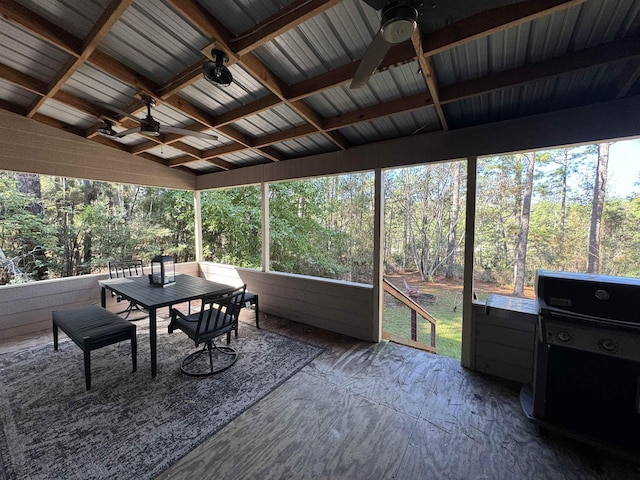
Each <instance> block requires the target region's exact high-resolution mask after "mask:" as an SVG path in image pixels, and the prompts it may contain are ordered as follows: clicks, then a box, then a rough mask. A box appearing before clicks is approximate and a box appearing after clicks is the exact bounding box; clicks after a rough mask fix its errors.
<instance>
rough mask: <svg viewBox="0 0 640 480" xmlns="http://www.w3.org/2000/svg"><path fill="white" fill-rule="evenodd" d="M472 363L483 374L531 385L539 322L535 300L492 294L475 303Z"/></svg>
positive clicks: (472, 330) (473, 367) (472, 366)
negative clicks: (536, 329) (484, 299)
mask: <svg viewBox="0 0 640 480" xmlns="http://www.w3.org/2000/svg"><path fill="white" fill-rule="evenodd" d="M472 311H473V328H472V329H471V340H470V341H471V343H472V344H473V349H472V362H471V365H470V367H471V368H472V369H474V370H477V371H479V372H484V373H489V374H491V375H495V376H497V377H500V378H505V379H508V380H514V381H516V382H520V383H531V380H532V375H533V342H534V338H535V337H534V336H535V325H536V322H537V319H538V315H537V313H536V312H537V302H536V301H535V300H527V299H518V298H513V297H506V296H503V295H491V296H489V298H488V299H487V302H486V304H485V303H480V302H475V303H474V304H473V310H472Z"/></svg>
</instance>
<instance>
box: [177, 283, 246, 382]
mask: <svg viewBox="0 0 640 480" xmlns="http://www.w3.org/2000/svg"><path fill="white" fill-rule="evenodd" d="M246 288H247V286H246V285H243V286H242V287H239V288H237V289H236V290H234V291H233V292H232V293H227V294H224V295H217V296H206V295H205V296H203V297H201V307H200V312H198V313H193V314H191V315H185V314H184V313H182V312H181V311H180V310H177V309H175V308H172V309H171V321H170V323H169V333H173V331H174V330H175V329H178V330H182V331H183V332H184V333H185V334H186V335H187V336H188V337H189V338H190V339H191V340H193V341H194V343H195V345H196V347H198V346H199V345H200V344H201V343H203V344H204V346H203V347H202V348H201V349H199V350H197V351H196V352H194V353H192V354H190V355H189V356H188V357H187V358H185V359H184V360H183V361H182V365H181V366H180V370H181V371H182V373H184V374H185V375H189V376H192V377H204V376H209V375H213V374H215V373H219V372H222V371H224V370H226V369H227V368H229V367H231V365H233V364H234V363H235V362H236V360H237V359H238V352H237V350H235V349H234V348H233V347H230V346H229V344H230V343H231V332H232V331H234V330H236V329H237V327H238V317H239V315H240V310H241V309H242V307H243V306H244V294H245V291H246ZM224 334H226V335H227V344H226V345H217V344H216V343H215V339H216V338H218V337H220V336H222V335H224ZM205 352H207V353H208V355H203V354H204V353H205ZM207 357H208V361H207Z"/></svg>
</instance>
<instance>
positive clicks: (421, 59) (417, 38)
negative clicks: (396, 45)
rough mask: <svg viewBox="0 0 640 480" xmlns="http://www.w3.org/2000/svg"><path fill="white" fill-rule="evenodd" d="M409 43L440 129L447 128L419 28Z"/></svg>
mask: <svg viewBox="0 0 640 480" xmlns="http://www.w3.org/2000/svg"><path fill="white" fill-rule="evenodd" d="M411 44H412V45H413V49H414V50H415V52H416V58H417V59H418V64H419V65H420V72H421V73H422V77H423V78H424V83H425V84H426V85H427V89H428V90H429V94H430V95H431V99H432V101H433V106H434V107H435V109H436V113H437V115H438V119H439V120H440V125H441V126H442V130H445V131H446V130H449V124H448V123H447V117H446V116H445V114H444V109H443V108H442V105H440V93H439V90H438V81H437V80H436V78H435V72H434V70H433V63H432V61H431V57H429V56H426V55H424V53H423V51H422V36H421V34H420V30H416V31H415V32H414V34H413V35H411Z"/></svg>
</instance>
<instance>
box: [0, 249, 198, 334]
mask: <svg viewBox="0 0 640 480" xmlns="http://www.w3.org/2000/svg"><path fill="white" fill-rule="evenodd" d="M176 271H177V272H179V273H185V274H188V275H195V276H198V272H199V270H198V264H197V263H196V262H189V263H180V264H177V265H176ZM105 278H108V274H106V273H100V274H94V275H82V276H78V277H70V278H56V279H53V280H43V281H40V282H33V283H23V284H18V285H3V286H0V340H3V339H7V338H11V337H16V336H19V335H25V334H29V333H33V332H38V331H42V330H49V329H51V312H52V311H53V310H63V309H68V308H74V307H81V306H84V305H91V304H96V303H100V287H99V286H98V281H99V280H102V279H105ZM115 304H116V301H115V300H114V299H112V298H111V297H110V296H107V307H111V306H114V305H115Z"/></svg>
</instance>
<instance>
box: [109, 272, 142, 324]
mask: <svg viewBox="0 0 640 480" xmlns="http://www.w3.org/2000/svg"><path fill="white" fill-rule="evenodd" d="M108 266H109V278H125V277H141V276H143V275H144V266H143V265H142V260H117V261H110V262H108ZM112 295H113V296H115V297H116V301H117V302H121V301H122V297H120V296H119V295H116V294H115V293H112ZM134 309H135V310H138V311H140V312H143V313H146V311H145V309H144V308H143V307H141V306H140V305H137V304H136V303H135V302H132V301H129V305H127V308H125V309H124V310H122V311H121V312H117V315H122V314H125V315H124V317H123V318H124V319H125V320H126V319H127V318H129V315H131V312H132V311H133V310H134ZM145 316H146V315H145ZM145 316H143V317H138V318H136V319H135V320H140V319H142V318H145Z"/></svg>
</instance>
